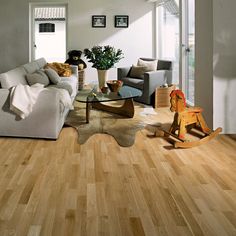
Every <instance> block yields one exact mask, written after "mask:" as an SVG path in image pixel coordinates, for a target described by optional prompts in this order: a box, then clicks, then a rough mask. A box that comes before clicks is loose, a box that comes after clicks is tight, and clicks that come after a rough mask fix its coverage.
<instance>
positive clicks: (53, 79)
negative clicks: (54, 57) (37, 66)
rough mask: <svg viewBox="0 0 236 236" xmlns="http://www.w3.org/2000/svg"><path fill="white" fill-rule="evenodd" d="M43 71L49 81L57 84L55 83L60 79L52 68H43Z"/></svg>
mask: <svg viewBox="0 0 236 236" xmlns="http://www.w3.org/2000/svg"><path fill="white" fill-rule="evenodd" d="M45 73H46V75H47V76H48V78H49V80H50V81H51V83H53V84H57V83H59V82H60V81H61V78H60V76H59V75H58V74H57V72H56V71H55V70H53V69H52V68H47V69H45Z"/></svg>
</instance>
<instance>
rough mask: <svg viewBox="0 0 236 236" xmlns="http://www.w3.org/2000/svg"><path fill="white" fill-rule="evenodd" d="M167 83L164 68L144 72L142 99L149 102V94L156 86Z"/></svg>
mask: <svg viewBox="0 0 236 236" xmlns="http://www.w3.org/2000/svg"><path fill="white" fill-rule="evenodd" d="M165 83H167V76H166V70H157V71H150V72H145V73H144V85H143V95H142V97H143V100H144V101H146V102H147V104H150V103H151V96H152V95H153V94H154V92H155V90H156V88H157V87H159V86H161V85H163V84H165Z"/></svg>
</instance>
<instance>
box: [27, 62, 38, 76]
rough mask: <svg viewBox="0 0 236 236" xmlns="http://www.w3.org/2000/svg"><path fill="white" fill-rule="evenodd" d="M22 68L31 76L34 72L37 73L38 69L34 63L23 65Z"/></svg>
mask: <svg viewBox="0 0 236 236" xmlns="http://www.w3.org/2000/svg"><path fill="white" fill-rule="evenodd" d="M23 67H24V68H25V70H26V72H27V73H29V74H32V73H34V72H35V71H37V70H38V69H40V68H39V65H38V63H37V62H36V61H32V62H29V63H27V64H25V65H23Z"/></svg>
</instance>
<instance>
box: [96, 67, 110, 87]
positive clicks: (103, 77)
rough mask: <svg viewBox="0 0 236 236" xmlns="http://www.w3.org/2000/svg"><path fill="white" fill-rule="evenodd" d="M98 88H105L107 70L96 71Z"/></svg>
mask: <svg viewBox="0 0 236 236" xmlns="http://www.w3.org/2000/svg"><path fill="white" fill-rule="evenodd" d="M97 72H98V84H99V88H102V87H105V85H106V81H107V78H108V70H97Z"/></svg>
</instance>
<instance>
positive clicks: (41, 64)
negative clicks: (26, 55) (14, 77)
mask: <svg viewBox="0 0 236 236" xmlns="http://www.w3.org/2000/svg"><path fill="white" fill-rule="evenodd" d="M36 63H37V64H38V66H39V68H40V69H41V68H43V67H44V66H45V65H46V64H47V62H46V60H45V58H43V57H42V58H39V59H37V60H36Z"/></svg>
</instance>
